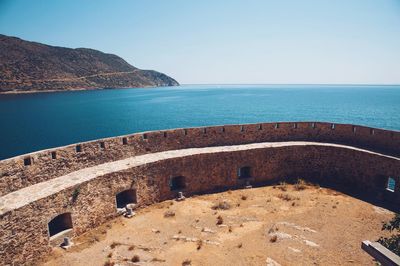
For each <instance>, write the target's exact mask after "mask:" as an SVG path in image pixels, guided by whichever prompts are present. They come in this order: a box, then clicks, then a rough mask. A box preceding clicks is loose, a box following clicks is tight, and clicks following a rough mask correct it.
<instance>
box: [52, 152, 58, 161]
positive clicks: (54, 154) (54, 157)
mask: <svg viewBox="0 0 400 266" xmlns="http://www.w3.org/2000/svg"><path fill="white" fill-rule="evenodd" d="M51 159H53V160H55V159H57V153H56V152H55V151H53V152H51Z"/></svg>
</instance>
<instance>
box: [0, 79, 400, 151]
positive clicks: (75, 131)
mask: <svg viewBox="0 0 400 266" xmlns="http://www.w3.org/2000/svg"><path fill="white" fill-rule="evenodd" d="M271 121H331V122H336V123H353V124H360V125H367V126H373V127H379V128H387V129H395V130H400V85H396V86H379V85H376V86H361V85H360V86H349V85H340V86H336V85H335V86H333V85H184V86H180V87H164V88H146V89H109V90H96V91H73V92H54V93H34V94H21V95H10V94H9V95H0V125H1V130H0V136H1V137H0V159H4V158H9V157H12V156H15V155H19V154H23V153H28V152H32V151H36V150H41V149H46V148H51V147H57V146H61V145H66V144H71V143H75V142H80V141H87V140H93V139H97V138H103V137H111V136H116V135H123V134H129V133H134V132H141V131H148V130H158V129H169V128H178V127H195V126H206V125H221V124H237V123H257V122H271Z"/></svg>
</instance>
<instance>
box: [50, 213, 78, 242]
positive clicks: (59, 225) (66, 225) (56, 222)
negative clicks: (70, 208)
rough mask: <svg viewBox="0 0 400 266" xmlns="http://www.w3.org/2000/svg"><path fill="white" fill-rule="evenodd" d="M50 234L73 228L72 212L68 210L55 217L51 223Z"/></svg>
mask: <svg viewBox="0 0 400 266" xmlns="http://www.w3.org/2000/svg"><path fill="white" fill-rule="evenodd" d="M48 226H49V234H50V236H54V235H56V234H58V233H60V232H62V231H65V230H68V229H71V228H72V218H71V213H69V212H66V213H63V214H60V215H58V216H56V217H55V218H53V219H52V220H51V221H50V222H49V224H48Z"/></svg>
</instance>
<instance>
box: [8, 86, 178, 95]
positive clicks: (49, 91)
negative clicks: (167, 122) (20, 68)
mask: <svg viewBox="0 0 400 266" xmlns="http://www.w3.org/2000/svg"><path fill="white" fill-rule="evenodd" d="M178 86H180V85H174V86H142V87H116V88H104V87H95V88H76V89H63V90H28V91H18V90H9V91H0V95H8V94H31V93H52V92H72V91H95V90H114V89H149V88H161V87H178Z"/></svg>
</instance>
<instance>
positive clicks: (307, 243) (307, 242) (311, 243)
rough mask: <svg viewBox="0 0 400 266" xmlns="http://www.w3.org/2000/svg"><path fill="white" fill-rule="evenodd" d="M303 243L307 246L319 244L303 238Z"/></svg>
mask: <svg viewBox="0 0 400 266" xmlns="http://www.w3.org/2000/svg"><path fill="white" fill-rule="evenodd" d="M304 243H306V245H307V246H310V247H319V245H318V244H317V243H315V242H312V241H310V240H307V239H306V240H304Z"/></svg>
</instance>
